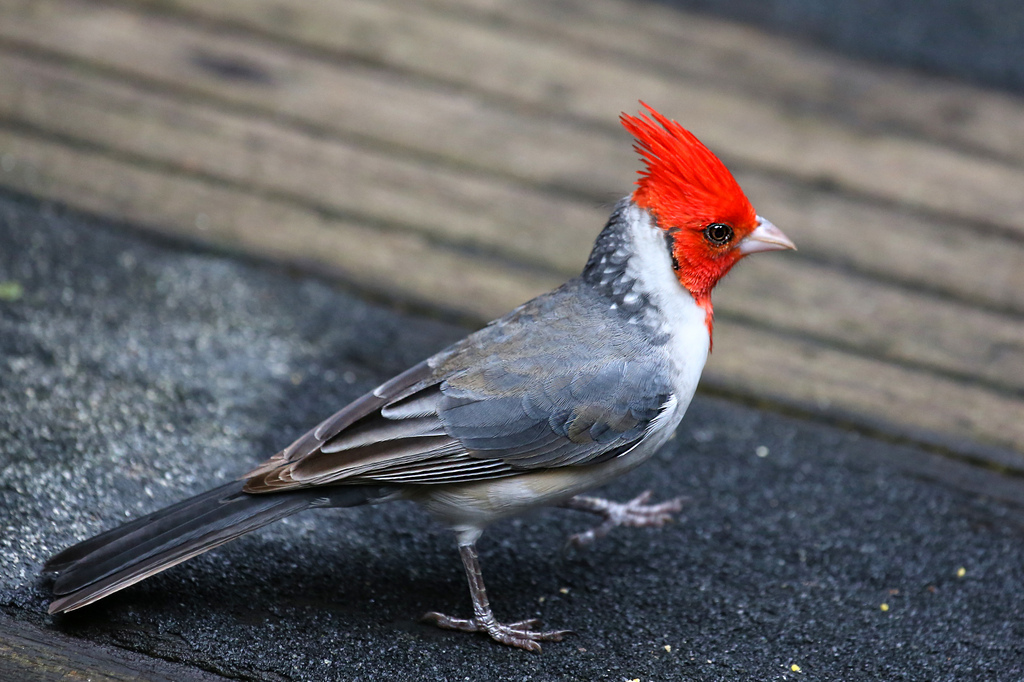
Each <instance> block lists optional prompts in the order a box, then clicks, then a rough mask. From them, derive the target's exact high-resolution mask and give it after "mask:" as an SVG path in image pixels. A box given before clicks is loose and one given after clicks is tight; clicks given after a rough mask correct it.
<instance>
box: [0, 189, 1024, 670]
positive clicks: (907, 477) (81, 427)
mask: <svg viewBox="0 0 1024 682" xmlns="http://www.w3.org/2000/svg"><path fill="white" fill-rule="evenodd" d="M597 227H599V226H595V232H596V229H597ZM11 282H16V283H17V284H18V285H20V287H21V289H22V293H21V294H20V295H18V292H17V287H12V286H11V284H10V283H11ZM5 283H6V284H5ZM0 292H4V294H3V298H5V299H7V300H0V392H2V402H0V434H2V440H0V503H2V507H0V529H2V537H0V561H2V569H0V610H2V611H3V612H4V613H5V614H7V615H8V616H10V617H13V618H14V619H16V620H17V621H19V622H21V623H25V624H26V626H29V625H31V626H40V627H43V628H45V629H48V630H55V631H59V632H61V633H63V634H67V635H71V636H73V637H75V638H80V639H81V640H83V641H84V642H94V643H97V644H101V645H115V646H117V647H121V648H124V649H128V650H131V651H135V652H142V653H144V654H147V655H150V656H154V657H159V658H164V659H168V660H172V661H176V662H180V663H184V664H187V665H189V666H193V667H195V668H198V669H202V670H205V671H209V672H213V673H217V674H219V675H223V676H225V677H230V678H233V679H243V680H409V679H437V680H499V679H500V680H631V679H637V678H639V679H641V680H644V681H647V680H783V679H817V680H861V679H862V680H1020V679H1022V678H1024V625H1022V615H1024V590H1022V589H1021V585H1022V584H1024V541H1022V540H1024V524H1022V519H1024V515H1022V514H1021V510H1020V509H1018V508H1015V507H1013V506H1010V505H1007V504H1003V503H1000V502H998V501H995V500H992V499H986V498H984V497H979V496H976V495H971V494H968V493H965V492H961V491H960V490H958V489H957V488H955V487H950V486H947V485H943V484H938V483H935V482H932V481H930V480H928V479H926V478H921V477H919V476H915V475H912V474H909V473H907V470H906V469H904V468H900V467H899V466H898V465H897V464H895V463H897V462H900V461H903V459H904V458H913V457H917V458H921V457H929V456H930V455H927V454H923V453H920V452H917V451H914V450H911V449H908V448H905V447H899V446H895V445H891V444H886V443H882V442H879V441H876V440H872V439H870V438H867V437H864V436H859V435H858V434H856V433H851V432H848V431H843V430H839V429H836V428H833V427H829V426H825V425H821V424H815V423H811V422H805V421H799V420H796V419H793V418H789V417H785V416H781V415H777V414H772V413H767V412H761V411H756V410H753V409H751V408H748V407H743V406H739V405H736V404H731V403H729V402H725V401H722V400H718V399H711V398H708V397H698V399H697V400H696V401H695V402H694V404H693V406H692V408H691V411H690V414H689V415H688V416H687V418H686V420H684V425H683V426H682V427H681V429H680V430H679V433H678V437H677V438H676V439H675V440H674V441H672V442H671V443H670V444H669V445H668V446H667V447H665V448H664V449H663V451H662V452H661V453H660V454H659V455H658V456H656V457H655V458H654V460H653V461H651V462H649V463H648V464H647V465H646V466H644V467H642V468H641V469H639V470H638V471H636V472H634V473H633V474H631V475H630V476H629V477H627V478H625V479H623V480H621V481H620V482H618V483H616V484H614V485H612V486H610V487H609V488H608V489H607V490H605V491H603V492H604V493H606V494H607V495H608V496H611V497H615V498H620V499H624V498H627V497H629V496H632V495H635V494H637V493H639V492H640V491H642V490H644V489H647V488H651V489H653V490H654V492H655V495H656V497H657V498H658V499H665V498H668V497H670V496H673V495H677V494H685V495H688V496H690V498H691V501H690V502H689V503H688V505H687V506H686V508H685V509H684V511H683V512H682V513H681V514H680V515H679V520H678V523H675V524H673V525H671V526H669V527H667V528H665V529H660V530H658V529H620V530H618V531H616V532H613V533H612V534H611V535H610V536H609V537H608V538H606V539H605V540H604V541H602V542H600V543H599V544H598V545H596V546H595V547H593V548H592V549H589V550H587V551H568V550H566V549H565V547H564V542H565V539H566V537H567V536H568V535H569V534H571V533H573V532H577V531H580V530H582V529H584V528H586V527H587V525H588V524H589V523H591V519H590V518H589V517H587V516H586V515H584V514H581V513H578V512H570V511H566V510H543V511H540V512H537V513H536V514H534V515H532V516H529V517H526V518H523V519H520V520H517V521H514V522H508V523H504V524H500V525H498V526H495V527H494V528H492V529H490V530H489V531H488V532H487V533H486V534H485V535H484V538H483V540H482V541H481V545H480V549H481V555H482V562H483V567H484V574H485V578H486V580H487V584H488V587H489V589H490V591H491V596H492V601H493V603H494V605H495V608H496V611H497V612H498V615H499V617H504V618H507V619H510V620H511V619H520V618H526V617H533V616H536V617H540V618H543V619H544V621H545V622H546V623H547V624H548V625H550V626H552V627H559V628H561V627H569V628H572V629H574V630H575V631H576V632H577V633H578V634H575V635H573V636H571V637H570V638H569V639H568V640H567V641H565V642H562V643H551V644H546V645H545V648H544V653H543V654H541V655H539V656H538V655H531V654H527V653H525V652H522V651H518V650H513V649H509V648H506V647H502V646H498V645H495V644H493V643H492V642H490V641H489V640H487V639H486V638H484V637H481V636H475V635H465V634H461V633H449V632H444V631H441V630H437V629H434V628H432V627H429V626H426V625H422V624H420V623H419V622H418V621H417V619H418V617H419V616H420V615H421V614H422V613H423V612H425V611H427V610H430V609H439V610H445V611H448V612H450V613H456V614H459V613H462V614H466V613H468V610H469V598H468V594H467V591H466V587H465V584H464V577H463V574H462V569H461V566H460V564H459V560H458V555H457V552H456V549H455V545H454V542H453V538H452V536H451V534H450V533H449V532H448V531H447V530H446V529H444V528H441V527H439V526H437V525H436V524H434V523H433V522H432V521H431V520H430V519H429V518H427V517H426V516H425V515H424V514H423V513H422V512H420V511H419V510H418V509H416V508H415V507H413V506H411V505H402V504H394V505H384V506H381V507H376V508H360V509H348V510H329V511H326V512H319V513H315V512H311V513H307V514H304V515H299V516H296V517H292V518H290V519H288V520H286V521H284V522H280V523H278V524H275V525H273V526H270V527H268V528H266V529H264V530H262V531H260V532H257V533H254V534H252V535H250V536H247V537H245V538H243V539H241V540H239V541H237V542H234V543H232V544H230V545H227V546H225V547H223V548H221V549H219V550H216V551H214V552H211V553H209V554H207V555H204V556H202V557H199V558H197V559H195V560H193V561H190V562H188V563H186V564H183V565H181V566H178V567H175V568H173V569H171V570H169V571H167V572H165V573H163V574H161V575H159V576H156V577H154V578H152V579H150V580H147V581H145V582H143V583H141V584H139V585H137V586H134V587H132V588H129V589H127V590H125V591H123V592H121V593H119V594H117V595H115V596H113V597H111V598H109V599H107V600H104V601H103V602H100V603H98V604H96V605H93V606H91V607H88V608H86V609H83V610H81V611H77V612H74V613H72V614H68V615H66V616H61V617H56V618H51V617H49V616H47V615H45V606H46V603H47V601H48V593H47V585H48V583H49V579H48V578H45V577H39V576H38V574H37V571H38V568H39V566H40V564H41V562H42V560H43V559H44V558H45V557H46V556H47V555H48V554H49V553H50V552H52V551H54V550H57V549H60V548H62V547H64V546H65V545H67V544H68V543H70V542H73V541H75V540H79V539H82V538H85V537H87V536H89V535H91V534H94V533H95V532H98V531H100V530H102V529H105V528H107V527H109V526H112V525H113V524H116V523H118V522H119V521H121V520H124V519H126V518H129V517H132V516H134V515H137V514H141V513H143V512H146V511H150V510H154V509H156V508H158V507H160V506H162V505H164V504H168V503H171V502H174V501H176V500H178V499H180V498H182V497H183V496H185V495H189V494H193V493H198V492H200V491H202V490H204V489H206V488H208V487H212V486H213V485H216V484H217V483H219V482H222V481H224V480H226V479H229V478H231V477H233V476H236V475H238V474H241V473H243V472H244V471H246V469H247V468H248V467H249V466H250V465H252V464H253V463H255V462H257V461H258V460H261V459H262V458H264V457H265V456H267V455H269V454H271V453H273V452H274V451H275V450H277V449H278V448H279V447H281V446H283V445H285V444H287V443H288V442H289V441H290V440H291V439H292V438H293V437H295V436H297V435H298V434H300V433H301V432H302V431H303V430H304V429H305V428H306V427H307V426H309V425H311V424H312V423H314V422H316V421H317V420H319V419H320V418H321V417H324V416H326V415H327V414H329V413H331V412H332V411H334V410H335V409H336V408H337V407H339V406H341V405H342V404H343V403H344V402H345V401H347V400H350V399H352V398H354V397H356V396H357V395H359V394H360V393H361V392H362V391H365V390H367V389H369V388H371V387H373V386H374V385H375V384H377V383H378V382H380V381H382V380H384V379H386V378H388V377H389V376H390V375H392V374H393V373H395V372H397V371H399V370H401V369H403V368H404V367H405V366H407V365H409V364H411V363H413V362H415V361H417V360H418V359H421V358H422V357H424V356H426V355H427V354H429V353H431V352H433V351H434V350H437V349H439V348H441V347H443V346H444V345H446V344H447V343H449V342H451V341H452V340H454V339H456V338H457V337H458V336H460V335H461V334H463V333H465V331H466V330H464V329H460V328H458V327H456V326H452V325H448V324H444V323H441V322H438V321H431V320H427V319H422V318H417V317H414V316H410V315H408V314H402V313H400V312H396V311H395V310H393V309H387V308H384V307H380V306H378V305H373V304H369V303H367V302H365V301H362V300H360V299H359V298H357V297H355V296H354V295H353V294H352V293H350V292H346V291H344V290H342V289H341V287H340V286H339V285H337V284H332V283H330V282H325V281H323V280H318V279H314V278H309V277H305V276H302V275H301V274H298V273H294V272H290V271H288V270H285V269H283V268H280V267H277V266H274V265H268V264H264V263H257V262H251V261H243V260H240V259H238V258H232V257H229V256H226V255H224V254H217V253H211V252H209V251H203V250H199V249H196V248H192V247H188V246H183V245H181V244H176V243H173V242H168V241H163V240H158V239H153V238H148V237H144V236H141V235H140V234H139V233H136V232H133V231H131V230H128V229H125V228H123V227H119V226H114V225H109V224H105V223H103V222H102V221H99V220H96V219H92V218H88V217H83V216H80V215H77V214H75V213H72V212H68V211H65V210H62V209H57V208H53V207H48V206H45V205H39V204H37V203H36V202H34V201H33V200H30V199H26V198H22V197H16V196H11V195H4V194H0ZM717 333H719V334H728V333H729V331H728V327H727V325H722V326H721V327H720V328H719V329H718V330H717ZM759 448H762V449H761V450H760V451H759V450H758V449H759ZM765 449H766V450H765ZM759 453H760V455H764V456H759ZM961 567H963V568H964V569H965V572H964V575H963V576H962V577H958V575H957V574H958V569H960V568H961ZM882 604H887V605H888V610H883V609H882V606H881V605H882ZM794 665H796V666H799V668H800V672H795V671H794V669H793V668H792V666H794Z"/></svg>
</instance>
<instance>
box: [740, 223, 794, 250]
mask: <svg viewBox="0 0 1024 682" xmlns="http://www.w3.org/2000/svg"><path fill="white" fill-rule="evenodd" d="M737 247H738V248H739V250H740V253H742V254H743V255H744V256H746V255H748V254H751V253H758V252H759V251H783V250H785V249H793V250H794V251H796V244H794V243H793V242H792V241H791V240H790V238H789V237H787V236H786V235H784V234H783V233H782V230H780V229H779V228H777V227H775V226H774V225H772V223H771V221H768V220H765V219H764V218H762V217H761V216H757V228H756V229H755V230H754V231H753V232H751V233H750V234H748V235H747V236H746V237H744V238H743V239H741V240H740V243H739V244H737Z"/></svg>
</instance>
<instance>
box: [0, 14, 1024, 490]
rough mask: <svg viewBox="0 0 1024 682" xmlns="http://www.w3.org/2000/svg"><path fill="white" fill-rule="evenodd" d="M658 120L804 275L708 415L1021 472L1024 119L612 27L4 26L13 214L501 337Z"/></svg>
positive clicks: (144, 21) (782, 272)
mask: <svg viewBox="0 0 1024 682" xmlns="http://www.w3.org/2000/svg"><path fill="white" fill-rule="evenodd" d="M638 99H643V100H645V101H648V102H650V103H651V104H653V105H655V106H657V107H658V108H659V109H661V110H662V111H664V112H666V113H668V114H669V115H671V116H672V117H674V118H677V119H678V120H680V121H682V122H684V123H685V124H686V125H687V126H688V127H690V128H691V129H693V130H694V131H695V132H697V134H698V135H699V136H700V137H701V138H702V139H704V140H705V141H706V142H707V143H708V144H709V145H710V146H712V148H714V149H715V150H716V151H718V152H719V153H720V154H721V155H722V156H723V158H725V159H726V161H727V162H728V163H729V164H730V165H731V166H732V167H733V168H734V169H735V170H736V173H737V176H738V177H739V179H740V181H741V183H742V184H743V185H744V187H745V189H746V190H747V193H748V195H749V196H750V197H751V199H752V200H753V201H754V203H755V206H757V208H758V210H759V212H761V213H762V214H764V215H767V216H769V217H771V218H772V219H773V221H774V222H776V223H777V224H779V225H782V226H783V227H784V228H785V230H786V231H787V233H789V234H791V236H793V238H794V239H795V240H796V241H797V243H798V244H799V246H800V247H801V251H800V252H799V253H797V254H786V255H785V256H777V257H772V258H758V259H751V261H750V262H749V263H744V267H742V268H739V269H737V271H736V273H735V274H733V275H731V276H730V277H729V279H728V280H727V282H726V284H725V285H724V286H723V287H722V288H721V292H720V295H719V296H718V298H717V300H716V313H717V321H718V324H717V327H716V329H717V336H716V340H715V342H716V343H715V348H716V351H715V354H714V356H713V357H712V361H711V363H710V365H709V369H708V385H709V386H711V387H714V388H716V389H718V390H720V391H726V392H728V393H729V394H732V395H736V396H739V397H743V398H745V399H748V400H758V401H767V402H768V403H774V404H777V405H783V406H789V407H795V408H797V409H800V410H804V411H808V412H812V413H815V414H820V415H825V416H828V417H831V418H837V419H843V420H848V421H850V422H851V423H860V424H864V425H866V426H870V428H872V429H881V430H882V431H883V432H885V431H887V432H891V433H894V434H898V435H901V436H907V435H910V436H912V437H914V438H920V439H924V440H928V441H931V442H935V443H940V444H943V445H946V446H948V447H951V448H952V449H954V450H956V451H958V452H962V453H967V454H969V455H971V456H974V457H981V458H983V459H985V460H987V461H989V462H992V463H994V464H997V465H998V466H1001V467H1007V468H1011V469H1016V470H1024V419H1021V417H1022V416H1024V399H1022V398H1024V193H1022V192H1021V191H1020V188H1021V187H1024V101H1022V100H1020V99H1018V98H1014V97H1012V96H1009V95H1005V94H1001V93H994V92H989V91H985V90H982V89H978V88H973V87H968V86H965V85H962V84H958V83H950V82H944V81H940V80H936V79H931V78H925V77H922V76H918V75H914V74H910V73H906V72H901V71H894V70H889V69H884V68H881V67H876V66H866V65H863V64H857V63H854V62H850V61H848V60H845V59H842V58H838V57H835V56H833V55H828V54H824V53H820V52H816V51H814V50H811V49H810V48H807V47H802V46H799V45H794V44H792V43H790V42H788V41H785V40H783V39H780V38H777V37H770V36H765V35H762V34H759V33H757V32H755V31H752V30H750V29H748V28H743V27H738V26H735V25H731V24H729V23H726V22H721V21H715V20H711V19H707V18H703V17H698V16H693V15H689V14H685V13H680V12H675V11H672V10H668V9H666V8H663V7H659V6H656V5H648V4H646V3H633V2H627V1H624V0H594V1H590V0H588V1H586V2H584V1H583V0H575V1H573V2H567V3H558V4H552V3H545V2H540V1H539V0H528V1H527V2H513V1H511V0H429V1H425V2H408V1H407V0H378V1H376V2H371V1H369V0H351V1H349V2H344V3H337V2H325V1H318V2H303V3H297V2H294V0H246V1H242V0H225V1H224V2H217V3H207V2H201V1H200V0H161V1H159V2H158V1H156V0H153V1H148V0H137V1H135V2H130V1H128V0H123V1H120V0H109V1H106V2H83V1H81V0H33V1H31V2H28V1H26V0H0V161H2V163H0V186H4V187H8V188H11V189H14V190H17V191H21V192H26V193H30V194H33V195H36V196H42V197H46V198H51V199H53V200H56V201H61V202H66V203H68V204H70V205H73V206H76V207H79V208H83V209H86V210H89V211H94V212H97V213H101V214H105V215H111V216H114V217H117V218H121V219H125V220H128V221H131V222H134V223H138V224H140V225H143V226H145V227H147V228H150V229H154V230H157V231H160V232H164V233H169V234H175V235H183V236H186V237H188V238H192V239H197V240H200V241H205V242H208V243H213V244H217V245H221V246H226V247H229V248H239V249H243V250H246V251H249V252H251V253H255V254H259V255H262V256H268V257H272V258H280V259H285V260H289V261H292V262H295V263H300V264H303V265H306V266H309V267H313V268H317V269H320V270H327V271H329V272H332V273H334V274H336V275H339V276H341V277H343V278H344V279H345V280H347V281H349V282H351V283H354V284H356V285H357V286H360V287H363V288H365V289H366V290H369V291H374V292H378V293H381V294H383V295H386V296H390V297H395V298H399V299H402V300H405V301H410V302H414V303H416V304H420V305H426V306H428V307H430V308H433V309H443V310H446V311H449V312H453V313H456V314H459V315H463V316H465V317H467V318H468V319H473V320H476V321H478V322H480V321H484V320H486V319H489V318H490V317H493V316H495V315H498V314H501V313H502V312H503V311H505V310H507V309H509V308H511V307H512V306H514V305H516V304H518V303H520V302H522V301H524V300H526V299H527V298H529V297H530V296H532V295H535V294H536V293H539V292H540V291H543V290H545V289H547V288H550V287H551V286H553V285H554V284H556V283H557V282H559V281H560V280H562V279H564V278H566V277H568V276H571V275H572V274H573V273H574V272H575V271H577V270H578V269H579V267H580V266H581V265H582V263H583V261H584V259H585V257H586V253H587V249H588V248H589V245H590V243H591V241H592V239H593V236H594V235H595V234H596V232H597V230H598V229H599V228H600V226H601V224H602V221H603V220H604V218H605V216H606V213H607V209H608V206H609V205H610V204H611V203H612V202H614V201H615V200H616V199H617V198H618V197H619V196H621V195H623V194H625V193H626V192H627V191H628V189H629V186H630V183H631V182H632V178H633V177H634V176H633V172H634V169H635V167H636V160H635V158H634V153H633V152H632V150H631V149H630V141H629V139H628V137H627V136H626V135H625V133H624V132H622V131H621V130H620V129H619V128H618V125H617V123H616V118H617V116H618V114H619V112H620V111H623V110H627V111H632V110H635V109H636V107H637V100H638Z"/></svg>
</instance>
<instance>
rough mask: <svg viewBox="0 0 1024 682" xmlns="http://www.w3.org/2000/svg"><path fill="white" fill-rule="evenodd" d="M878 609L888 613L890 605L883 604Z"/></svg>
mask: <svg viewBox="0 0 1024 682" xmlns="http://www.w3.org/2000/svg"><path fill="white" fill-rule="evenodd" d="M878 608H880V609H882V610H883V611H888V610H889V605H888V604H882V605H881V606H879V607H878Z"/></svg>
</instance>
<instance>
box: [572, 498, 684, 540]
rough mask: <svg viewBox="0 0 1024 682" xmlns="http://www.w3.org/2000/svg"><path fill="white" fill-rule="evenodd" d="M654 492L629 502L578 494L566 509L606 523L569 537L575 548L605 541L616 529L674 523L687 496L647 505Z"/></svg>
mask: <svg viewBox="0 0 1024 682" xmlns="http://www.w3.org/2000/svg"><path fill="white" fill-rule="evenodd" d="M651 495H652V493H651V491H650V490H645V491H644V492H642V493H640V494H639V495H638V496H636V497H635V498H633V499H632V500H630V501H629V502H612V501H611V500H605V499H602V498H600V497H587V496H585V495H577V496H576V497H573V498H571V499H569V500H567V501H566V502H565V504H564V505H563V506H565V507H568V508H570V509H577V510H579V511H586V512H590V513H592V514H599V515H601V516H603V517H604V522H603V523H601V524H600V525H598V526H594V527H593V528H591V529H590V530H588V531H584V532H583V533H577V534H576V535H573V536H572V537H570V538H569V544H571V545H573V546H574V547H583V546H584V545H589V544H590V543H592V542H594V540H597V539H598V538H603V537H604V536H605V535H607V534H608V532H609V531H610V530H611V529H612V528H615V527H616V526H632V527H634V528H644V527H658V528H660V527H661V526H664V525H665V524H666V523H669V522H671V521H672V520H673V519H672V514H674V513H676V512H678V511H681V510H682V508H683V503H684V502H685V501H686V498H685V497H677V498H675V499H672V500H669V501H668V502H662V503H661V504H647V502H649V501H650V499H651Z"/></svg>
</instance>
